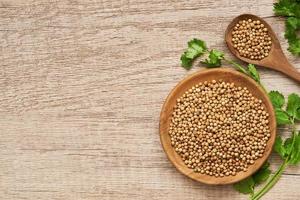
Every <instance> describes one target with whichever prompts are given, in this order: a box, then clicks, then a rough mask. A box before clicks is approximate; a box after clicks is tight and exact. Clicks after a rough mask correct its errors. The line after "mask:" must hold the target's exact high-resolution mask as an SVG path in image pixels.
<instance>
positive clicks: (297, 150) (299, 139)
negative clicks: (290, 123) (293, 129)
mask: <svg viewBox="0 0 300 200" xmlns="http://www.w3.org/2000/svg"><path fill="white" fill-rule="evenodd" d="M293 139H294V144H293V147H292V148H291V157H290V160H289V163H290V164H292V165H297V164H298V163H299V162H300V134H299V133H298V134H297V133H294V135H293Z"/></svg>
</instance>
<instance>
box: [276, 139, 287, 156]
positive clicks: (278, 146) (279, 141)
mask: <svg viewBox="0 0 300 200" xmlns="http://www.w3.org/2000/svg"><path fill="white" fill-rule="evenodd" d="M273 149H274V151H275V152H276V153H278V154H279V155H280V157H281V158H282V159H285V158H286V151H285V148H284V146H283V141H282V138H281V137H280V136H277V137H276V139H275V143H274V147H273Z"/></svg>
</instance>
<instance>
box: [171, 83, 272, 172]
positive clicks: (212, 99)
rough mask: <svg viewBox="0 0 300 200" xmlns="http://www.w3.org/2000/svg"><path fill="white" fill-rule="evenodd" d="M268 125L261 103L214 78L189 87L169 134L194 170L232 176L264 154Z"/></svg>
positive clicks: (246, 91) (174, 113) (233, 86)
mask: <svg viewBox="0 0 300 200" xmlns="http://www.w3.org/2000/svg"><path fill="white" fill-rule="evenodd" d="M268 123H269V114H268V113H267V112H266V110H265V108H264V105H263V103H262V101H261V100H259V99H257V98H255V97H254V96H253V95H252V94H251V93H250V92H249V90H248V89H247V88H246V87H244V88H242V87H237V86H235V84H234V83H227V82H224V81H222V80H219V81H216V80H213V81H210V82H208V81H205V82H204V83H199V84H197V85H195V86H193V87H192V88H190V89H189V90H188V91H186V92H185V93H184V94H183V95H182V96H181V97H180V98H179V99H177V103H176V105H175V107H174V110H173V114H172V119H171V123H170V128H169V135H170V137H171V144H172V146H173V147H174V149H175V151H176V152H177V153H178V154H179V155H180V156H181V158H182V160H183V161H184V163H185V164H186V165H187V167H189V168H191V169H193V170H194V172H197V173H202V174H207V175H210V176H215V177H225V176H230V175H231V176H235V175H236V174H237V173H238V172H241V171H247V168H248V167H249V166H250V165H252V164H254V163H255V160H257V159H258V158H260V157H261V156H262V154H263V153H264V150H265V147H266V144H267V142H268V140H269V138H270V130H269V126H268Z"/></svg>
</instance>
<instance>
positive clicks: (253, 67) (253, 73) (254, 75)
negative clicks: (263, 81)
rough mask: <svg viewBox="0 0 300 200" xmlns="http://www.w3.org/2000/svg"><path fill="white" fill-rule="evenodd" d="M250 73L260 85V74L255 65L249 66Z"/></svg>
mask: <svg viewBox="0 0 300 200" xmlns="http://www.w3.org/2000/svg"><path fill="white" fill-rule="evenodd" d="M248 71H249V74H250V76H251V77H252V78H253V79H254V80H255V81H256V82H258V83H260V77H259V73H258V72H257V70H256V68H255V66H254V65H253V64H249V65H248Z"/></svg>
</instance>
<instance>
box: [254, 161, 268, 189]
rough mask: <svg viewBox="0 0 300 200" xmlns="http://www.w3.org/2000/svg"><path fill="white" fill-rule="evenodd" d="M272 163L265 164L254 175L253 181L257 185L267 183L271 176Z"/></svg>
mask: <svg viewBox="0 0 300 200" xmlns="http://www.w3.org/2000/svg"><path fill="white" fill-rule="evenodd" d="M269 167H270V163H269V162H266V163H264V164H263V166H262V167H261V168H260V169H259V170H258V171H257V172H256V173H255V174H254V175H253V180H254V182H255V185H256V184H260V183H263V182H264V181H266V180H267V179H268V178H269V177H270V174H271V170H270V169H269Z"/></svg>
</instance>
